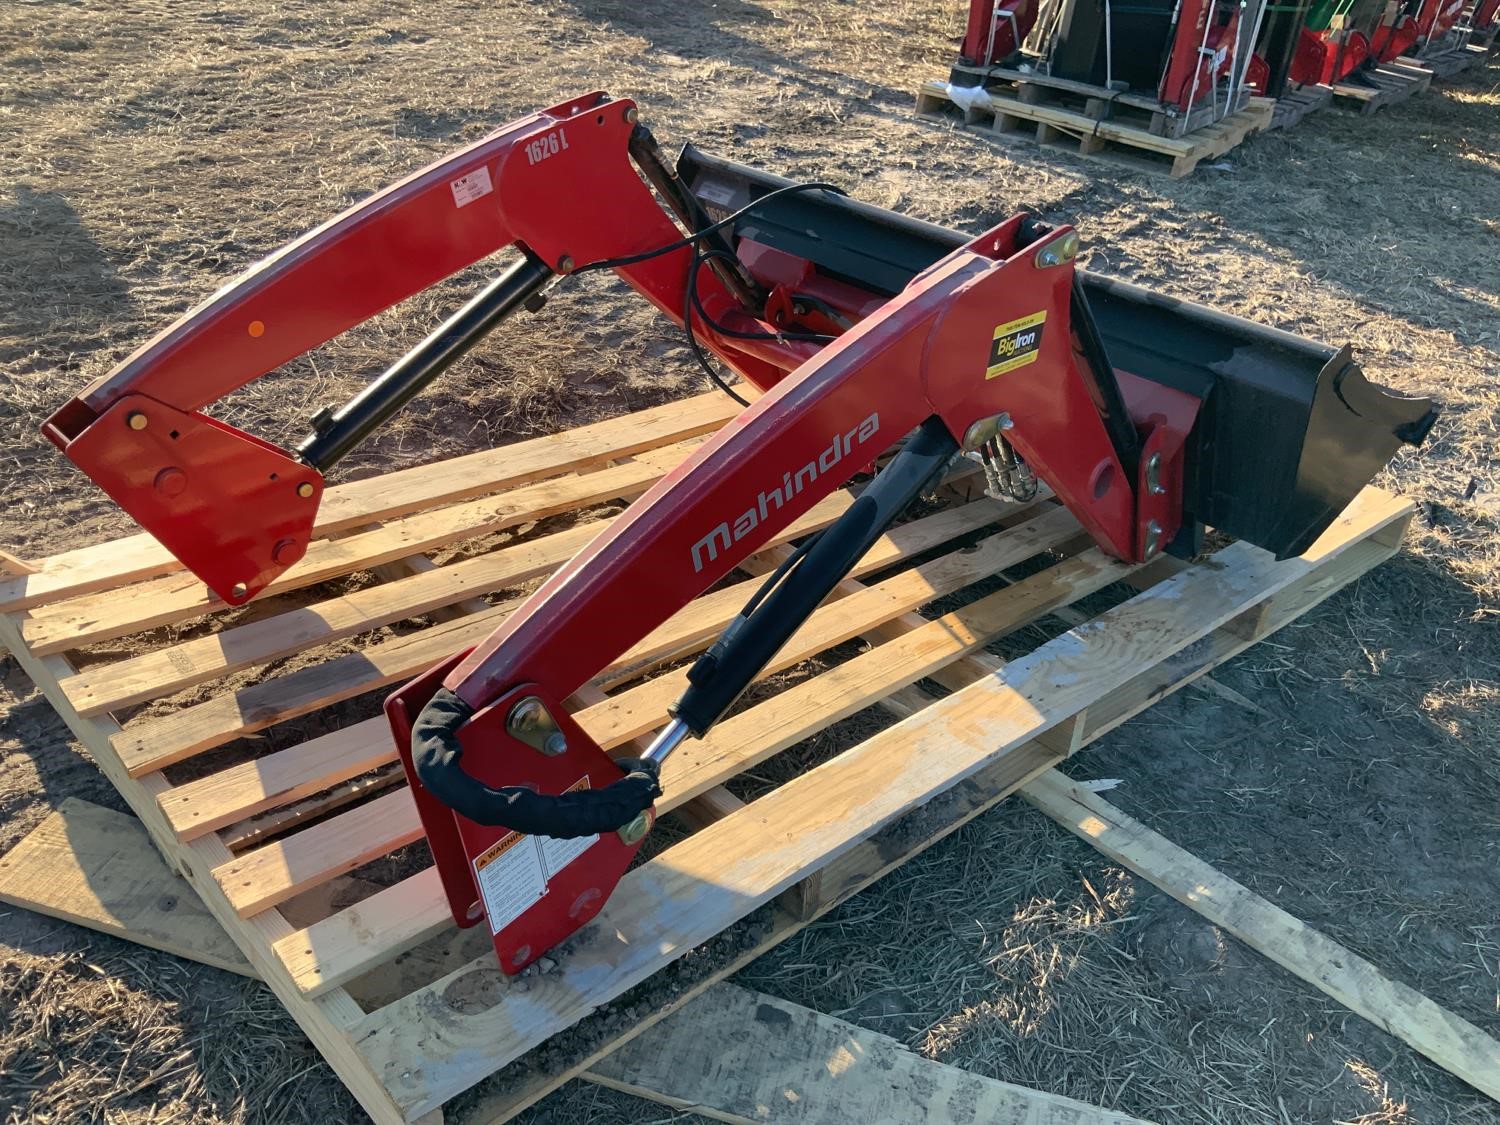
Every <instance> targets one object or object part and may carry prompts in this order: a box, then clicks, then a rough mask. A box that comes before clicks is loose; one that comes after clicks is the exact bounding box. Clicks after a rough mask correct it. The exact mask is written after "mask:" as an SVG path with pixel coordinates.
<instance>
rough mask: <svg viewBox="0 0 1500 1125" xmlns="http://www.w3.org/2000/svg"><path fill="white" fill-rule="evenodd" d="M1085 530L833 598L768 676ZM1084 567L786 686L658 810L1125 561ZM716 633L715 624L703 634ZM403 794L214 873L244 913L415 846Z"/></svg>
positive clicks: (1054, 531) (699, 747) (604, 731)
mask: <svg viewBox="0 0 1500 1125" xmlns="http://www.w3.org/2000/svg"><path fill="white" fill-rule="evenodd" d="M1077 529H1078V525H1077V522H1076V521H1075V520H1074V519H1073V517H1072V516H1071V515H1070V514H1068V513H1067V512H1065V511H1063V510H1062V509H1052V510H1051V511H1049V512H1046V513H1044V514H1043V515H1042V516H1040V517H1038V518H1037V519H1034V520H1029V521H1027V522H1026V523H1023V524H1021V525H1019V526H1017V527H1014V528H1011V529H1009V530H1007V531H1004V532H1001V533H1000V534H998V535H996V536H993V537H991V539H990V540H989V541H987V542H986V543H984V544H981V545H980V546H979V547H977V548H975V549H974V550H972V551H965V552H959V553H956V554H954V555H949V556H944V557H943V558H941V559H938V560H935V561H933V562H931V563H929V564H926V565H924V566H923V567H919V568H916V569H914V570H912V571H908V572H906V573H904V574H902V575H899V576H896V577H895V578H893V579H891V580H890V581H889V583H886V584H882V585H880V586H875V587H870V588H868V589H866V590H862V591H860V593H859V594H858V595H856V596H851V597H849V598H845V599H843V600H841V601H839V602H836V603H834V604H832V605H828V606H825V607H823V609H822V610H820V611H818V612H817V613H815V614H814V615H813V617H812V618H810V619H809V620H808V621H807V622H806V623H805V624H804V625H803V627H802V629H801V630H799V631H798V633H797V634H795V635H794V636H793V638H792V640H791V641H790V642H789V643H788V645H787V646H785V647H784V648H783V650H782V652H781V653H780V654H778V656H777V657H776V658H775V659H774V660H773V662H772V663H771V664H770V665H768V666H767V667H766V669H764V670H763V672H762V675H771V674H773V673H774V672H776V671H779V670H781V669H782V668H784V667H788V666H790V665H791V664H794V663H796V662H797V661H798V660H800V659H805V658H806V656H808V655H811V654H812V653H815V652H818V651H821V650H822V649H825V648H829V647H832V646H833V645H836V644H841V643H842V642H843V641H845V640H847V639H849V638H851V637H854V636H858V635H859V633H860V632H862V631H863V630H864V628H866V622H865V621H863V620H859V619H854V620H853V621H852V623H851V621H850V616H851V615H850V613H849V610H850V607H851V606H853V605H854V604H855V603H860V605H859V606H856V608H862V606H863V605H864V604H873V605H874V606H875V609H874V610H873V611H872V612H871V611H867V612H869V621H870V622H872V623H878V622H879V621H881V620H889V619H890V618H891V617H894V616H896V615H897V614H898V613H900V612H904V611H905V610H906V609H907V608H909V607H910V606H911V605H913V604H915V605H920V604H922V603H923V602H925V601H927V600H930V599H931V598H934V597H938V596H941V594H943V593H945V592H948V591H951V590H957V589H962V588H963V587H964V586H967V585H969V584H970V583H972V582H974V581H977V580H978V579H980V578H983V577H986V576H988V575H990V574H992V573H994V572H995V571H997V570H1000V569H1004V568H1005V567H1007V566H1011V565H1014V564H1016V563H1019V562H1022V561H1024V560H1026V559H1028V558H1030V557H1032V556H1034V555H1036V554H1037V553H1039V552H1040V551H1043V550H1045V549H1047V548H1048V547H1049V546H1053V545H1055V544H1057V543H1060V542H1062V541H1064V540H1066V539H1068V538H1071V537H1072V536H1073V535H1074V534H1075V533H1076V532H1077ZM986 548H988V549H986ZM1077 569H1078V572H1079V575H1080V577H1079V578H1078V579H1077V583H1078V585H1077V586H1075V585H1073V584H1070V583H1065V582H1059V581H1058V579H1057V578H1056V577H1047V578H1045V579H1042V580H1040V581H1036V582H1033V583H1032V584H1031V585H1030V586H1025V587H1023V588H1022V589H1021V591H1020V593H1012V592H1011V591H1010V590H1007V591H1004V592H1003V593H1004V594H1005V595H1006V596H1005V597H1004V598H992V599H989V600H988V601H987V603H979V604H980V608H979V609H977V610H976V609H975V608H974V607H969V608H968V609H966V610H965V611H961V615H962V617H960V615H959V614H955V615H952V617H953V620H954V621H957V620H960V619H962V620H964V621H965V622H967V621H974V622H982V623H983V625H985V626H987V627H988V629H989V631H988V632H984V631H983V630H980V631H975V630H974V629H971V628H963V627H961V626H959V625H957V624H954V623H953V622H950V623H948V624H946V625H945V626H943V627H939V628H934V629H932V630H930V631H928V632H927V633H924V634H923V637H924V638H926V640H927V642H928V643H927V646H926V649H925V650H924V649H921V648H918V647H916V646H913V651H912V652H911V653H907V652H902V653H899V654H895V655H891V654H885V655H884V656H883V658H880V659H875V658H873V654H868V653H867V654H865V655H864V656H862V657H856V658H855V659H854V660H853V661H850V662H848V663H846V664H844V665H841V666H840V667H839V668H836V669H834V670H832V671H830V672H826V673H824V674H823V675H822V676H819V677H817V678H816V679H815V680H814V681H810V682H806V683H803V684H799V685H797V687H795V688H792V689H790V690H788V691H786V692H783V693H781V694H779V695H778V696H777V698H776V699H775V700H773V701H770V702H767V703H764V704H761V705H759V706H757V707H754V708H751V709H750V710H748V711H746V712H744V713H742V714H740V715H737V716H735V717H734V718H731V719H729V720H727V721H725V722H724V723H721V724H720V726H719V728H718V729H716V730H715V731H714V732H712V733H710V734H709V735H708V736H706V737H705V738H704V739H702V740H700V741H699V742H697V743H695V744H694V745H693V746H692V747H690V748H688V749H687V750H684V751H683V752H681V753H679V754H678V755H676V756H675V757H674V758H673V759H672V760H671V761H669V762H668V763H667V765H666V767H665V768H664V771H663V785H664V787H665V788H666V789H667V793H668V795H667V796H666V797H665V798H663V799H662V800H661V801H659V802H658V804H657V809H658V811H659V812H661V813H666V812H670V811H671V810H673V809H675V808H677V807H678V806H680V805H682V804H683V803H685V802H687V801H689V800H691V799H693V798H695V797H697V796H699V795H700V794H703V793H706V792H708V791H709V790H711V789H713V788H714V787H715V786H716V785H718V784H720V783H721V782H723V781H726V780H728V779H729V778H730V777H732V776H734V774H736V773H739V772H740V771H741V770H744V769H747V768H749V767H750V766H752V765H754V764H755V763H757V762H759V761H762V760H764V759H765V758H766V757H769V756H771V755H773V754H776V753H779V752H780V751H781V750H783V749H785V748H786V747H787V746H789V745H791V744H792V743H793V742H797V741H800V740H801V739H802V738H805V737H807V736H808V735H809V734H812V733H814V732H816V731H818V730H822V729H824V728H825V727H827V726H829V725H831V724H832V723H834V722H837V721H838V720H839V719H841V718H844V717H846V716H848V715H851V714H853V713H854V712H855V711H858V710H860V709H861V708H862V707H865V706H867V705H868V704H869V703H870V702H872V701H873V698H876V697H878V695H879V694H880V693H881V691H882V690H883V689H884V687H885V685H887V684H889V683H892V682H894V680H893V678H892V672H891V667H890V666H891V665H892V664H893V663H894V665H895V666H896V668H897V669H898V671H897V672H896V673H895V675H896V677H897V678H902V679H904V678H907V677H910V679H912V680H915V679H917V678H920V676H922V675H923V674H925V670H926V669H927V668H928V667H929V665H931V664H932V663H933V662H934V661H938V662H941V661H945V660H950V659H953V655H952V654H953V653H954V651H955V645H956V644H958V643H960V640H962V642H963V643H968V644H971V645H975V646H977V645H979V644H982V643H984V641H985V640H987V639H989V638H990V637H992V636H994V635H995V632H996V630H998V629H1000V628H1004V629H1006V630H1007V631H1008V630H1009V629H1011V628H1015V627H1016V626H1017V624H1018V622H1019V619H1020V617H1021V616H1022V615H1027V614H1029V615H1030V616H1033V617H1035V616H1039V615H1040V614H1041V613H1042V612H1043V610H1042V609H1040V608H1038V607H1037V605H1036V603H1035V602H1034V601H1028V600H1027V598H1026V595H1027V593H1029V592H1031V591H1033V590H1036V591H1042V595H1041V596H1048V595H1049V594H1050V596H1051V597H1052V598H1054V599H1056V598H1060V597H1073V596H1077V595H1076V592H1075V591H1076V589H1078V588H1080V587H1082V586H1084V585H1086V584H1087V583H1089V582H1093V583H1107V582H1109V581H1112V580H1113V578H1114V577H1115V576H1116V575H1117V572H1119V571H1123V570H1125V569H1127V568H1123V567H1120V566H1118V564H1111V563H1108V562H1106V561H1104V559H1103V556H1102V555H1096V557H1095V560H1093V561H1091V563H1090V564H1089V565H1087V566H1080V567H1077ZM1048 573H1050V572H1044V574H1048ZM1039 578H1040V576H1039ZM887 587H907V588H913V589H914V592H913V593H911V594H910V595H908V597H907V599H906V600H905V601H897V600H894V599H893V598H892V597H891V596H890V593H889V590H888V589H887ZM1012 589H1014V588H1012ZM742 601H743V599H742V598H738V597H737V598H735V599H734V600H733V601H732V602H731V603H730V607H729V608H727V609H726V611H725V612H726V613H728V614H732V613H734V612H736V610H737V608H738V606H739V605H741V604H742ZM988 606H993V607H994V608H988ZM830 625H833V627H832V628H830ZM717 632H718V630H717V629H714V630H711V631H710V632H709V633H708V634H706V635H713V634H716V633H717ZM933 654H936V655H933ZM685 675H686V673H685V672H683V673H679V674H678V675H677V676H673V677H665V678H667V679H670V680H671V681H672V683H673V684H674V685H676V686H675V687H674V689H673V691H672V693H671V694H670V695H669V696H668V697H667V699H668V701H669V700H670V699H671V698H675V697H676V695H677V694H678V693H679V692H680V690H681V686H682V684H683V683H684V682H685ZM820 683H821V684H824V685H825V686H824V687H823V688H822V689H821V690H816V691H815V690H811V689H812V688H813V685H814V684H820ZM627 694H631V693H627ZM634 694H641V692H640V691H637V692H635V693H634ZM650 697H651V698H653V699H657V698H661V697H660V696H659V694H656V693H655V690H654V685H653V692H652V693H650ZM666 713H667V711H666V704H665V703H663V704H662V705H661V706H660V707H659V709H657V710H656V711H654V712H652V713H649V714H647V715H645V716H644V717H643V716H642V712H641V711H640V709H639V708H631V707H628V706H626V707H620V706H617V705H616V703H615V701H614V700H608V699H605V700H601V701H600V702H599V703H597V704H594V705H593V706H590V707H586V708H585V709H583V710H581V711H579V712H577V713H576V714H575V716H574V718H575V719H576V720H577V722H578V723H579V725H580V726H582V727H583V729H584V730H585V731H586V732H587V733H588V735H589V737H590V738H592V739H593V740H594V741H595V742H597V743H598V744H599V745H600V746H601V747H603V748H604V749H606V750H610V749H615V748H618V747H621V746H622V745H623V744H624V743H626V742H628V741H630V740H631V739H634V738H636V737H637V736H638V735H639V734H641V733H643V732H644V730H648V729H654V728H655V727H657V726H659V725H661V724H662V723H663V722H665V720H666ZM694 762H697V763H698V768H697V769H687V768H685V767H684V763H694ZM403 792H404V791H403ZM396 796H397V795H396V794H388V795H387V796H385V797H381V798H380V799H379V801H377V802H372V805H373V804H383V805H384V807H383V808H382V809H381V810H380V812H379V813H378V814H377V813H371V812H369V811H368V809H369V808H370V807H371V806H365V807H363V808H359V809H355V810H352V811H350V812H347V813H341V814H339V815H338V816H336V817H333V818H331V819H329V820H327V821H324V822H323V823H321V824H319V825H317V826H316V827H314V828H310V829H307V830H306V831H303V832H299V833H297V834H296V835H293V836H290V837H288V838H287V839H285V840H280V841H277V842H276V843H274V844H270V845H268V846H266V847H264V848H261V849H259V850H257V851H254V852H251V853H249V854H247V855H245V856H243V857H241V858H240V859H238V860H236V861H235V862H234V863H232V864H228V865H226V866H225V867H224V868H223V869H221V870H219V871H216V872H215V876H216V877H217V878H219V880H220V882H221V883H222V884H223V885H224V889H225V893H226V894H227V895H228V896H229V898H230V900H231V901H232V902H234V903H235V905H236V907H237V908H238V909H239V910H240V911H241V913H242V914H245V915H249V914H253V913H254V912H255V911H257V910H263V909H265V908H266V907H268V906H272V905H275V904H276V903H278V902H283V901H285V900H286V899H288V898H290V897H291V896H292V895H294V894H297V893H299V892H300V891H303V890H306V889H307V888H308V887H310V886H314V885H316V884H317V883H319V882H322V881H325V880H327V879H330V878H333V877H334V876H336V875H340V874H343V873H344V872H346V871H351V870H353V869H354V868H355V867H358V866H359V865H361V864H363V863H367V862H368V861H369V860H371V859H373V858H375V857H376V856H378V855H383V854H385V853H386V852H389V851H392V850H394V849H395V848H397V847H401V846H403V845H405V844H408V843H410V842H411V841H412V840H413V839H414V838H415V837H416V836H418V835H420V832H421V826H420V824H419V822H418V821H417V816H416V809H415V807H414V806H412V805H411V804H410V802H409V801H406V802H402V801H398V800H396ZM199 819H200V820H202V819H205V818H201V817H200V818H199Z"/></svg>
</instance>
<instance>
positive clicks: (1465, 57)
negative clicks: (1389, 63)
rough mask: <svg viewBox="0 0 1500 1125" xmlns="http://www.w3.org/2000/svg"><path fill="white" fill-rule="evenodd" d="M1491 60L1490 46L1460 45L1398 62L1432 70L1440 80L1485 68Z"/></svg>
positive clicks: (1401, 59) (1403, 58)
mask: <svg viewBox="0 0 1500 1125" xmlns="http://www.w3.org/2000/svg"><path fill="white" fill-rule="evenodd" d="M1488 58H1489V48H1488V46H1472V45H1470V44H1468V43H1460V44H1456V45H1454V46H1451V47H1444V48H1440V49H1438V50H1434V51H1433V52H1432V53H1431V54H1422V55H1416V56H1412V57H1408V56H1405V55H1403V56H1402V57H1401V58H1399V59H1397V60H1396V61H1397V62H1399V63H1403V64H1405V65H1406V66H1412V67H1420V68H1421V69H1423V70H1430V71H1431V72H1432V73H1433V75H1434V76H1436V77H1438V78H1453V77H1455V76H1457V75H1460V74H1463V73H1464V72H1465V71H1467V70H1469V69H1471V68H1472V67H1476V66H1483V65H1484V64H1485V62H1486V61H1487V60H1488Z"/></svg>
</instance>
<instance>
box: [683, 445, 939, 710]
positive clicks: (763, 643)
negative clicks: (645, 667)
mask: <svg viewBox="0 0 1500 1125" xmlns="http://www.w3.org/2000/svg"><path fill="white" fill-rule="evenodd" d="M957 452H958V443H957V442H956V441H954V440H953V437H952V435H950V434H949V433H948V430H947V427H945V426H944V425H943V424H942V422H941V421H939V420H938V419H937V418H929V419H928V420H927V421H926V422H924V423H922V425H921V426H920V427H919V428H918V429H917V431H916V432H915V433H914V434H913V435H912V437H911V438H910V439H909V440H908V441H907V443H906V444H905V445H904V446H903V447H902V449H901V452H899V453H898V454H896V456H895V457H894V458H892V459H891V461H890V463H889V464H888V465H886V467H885V468H884V469H882V470H881V471H880V472H879V473H878V474H877V475H876V477H875V479H874V480H873V481H872V482H871V483H870V486H869V487H868V488H866V489H865V490H864V492H863V493H861V494H860V496H859V498H858V499H857V500H855V501H854V503H853V504H851V505H850V506H849V509H848V511H846V512H845V513H844V514H843V515H842V516H840V517H839V518H838V519H837V520H836V521H835V522H834V523H832V524H831V525H829V527H828V528H826V529H825V530H824V531H823V532H822V533H821V534H820V535H819V536H818V538H817V539H816V540H815V541H814V542H813V543H812V545H811V547H810V548H808V550H807V553H806V554H804V555H802V556H801V557H800V558H798V559H797V560H796V561H795V563H793V564H792V565H791V566H790V567H789V568H788V569H787V571H786V572H785V573H783V574H781V575H779V578H780V581H777V578H772V579H770V581H771V582H772V583H774V588H773V589H772V590H771V591H770V593H769V594H766V595H765V596H764V597H763V598H762V597H760V596H759V595H757V598H756V599H752V601H751V603H750V605H748V606H746V608H745V611H744V612H742V613H741V614H740V616H739V617H737V618H735V620H734V621H733V622H732V623H731V624H730V626H729V628H728V629H726V630H725V631H724V635H723V636H721V637H720V638H719V639H718V640H717V641H715V642H714V645H713V647H712V648H710V649H709V650H708V651H707V652H705V653H704V654H703V655H702V656H701V657H699V658H698V661H697V663H696V664H694V665H693V667H692V669H691V671H689V673H688V681H689V683H688V688H687V690H686V691H685V692H683V694H682V698H681V699H679V700H678V701H677V703H676V705H675V706H673V708H672V715H673V717H674V718H676V719H678V720H679V721H680V722H682V723H683V724H684V725H686V726H687V728H688V729H689V730H690V731H691V732H692V733H693V734H694V735H696V736H698V737H702V735H703V733H704V732H705V731H707V730H708V728H709V727H711V726H713V725H714V723H716V722H718V720H719V718H720V717H721V716H722V715H723V714H724V712H725V711H727V710H729V708H730V707H731V706H733V704H734V701H735V700H736V699H738V698H739V697H740V695H741V694H743V692H744V690H745V688H747V687H748V686H749V685H750V682H751V681H752V680H754V679H755V677H756V676H758V675H759V674H760V671H761V669H762V668H764V667H765V666H766V664H768V663H769V662H770V660H771V657H773V656H775V655H776V653H777V652H778V651H779V650H780V648H781V646H782V645H784V644H786V642H787V639H788V638H789V637H791V635H792V634H793V633H795V632H796V631H797V630H798V629H799V628H800V627H801V626H802V623H803V622H804V621H806V620H807V618H808V615H809V614H811V613H812V611H813V610H815V609H817V608H818V605H819V603H821V602H822V601H823V599H824V598H826V597H827V596H828V595H829V593H830V592H832V590H833V588H834V587H835V586H837V585H838V584H839V583H840V582H841V581H843V579H844V577H845V576H846V575H847V574H848V573H849V571H850V570H851V569H853V567H854V564H855V563H857V562H858V561H859V560H860V558H861V557H862V556H863V555H864V554H865V552H866V551H868V550H869V549H870V547H871V545H872V544H874V542H875V540H877V539H879V538H880V536H881V535H883V534H884V533H885V531H886V529H887V528H889V527H890V526H891V524H892V523H893V522H895V520H896V517H898V516H899V515H900V514H901V513H902V512H903V511H904V510H905V509H906V507H907V505H909V504H910V503H911V502H912V501H913V500H915V499H916V498H917V497H918V496H919V495H920V494H921V492H922V490H923V489H924V488H925V487H927V485H928V484H929V482H931V481H932V480H933V479H934V478H935V477H936V476H937V475H938V474H939V473H941V472H942V471H943V469H944V468H945V467H946V466H947V464H948V462H949V461H950V460H951V459H952V458H953V455H954V454H956V453H957Z"/></svg>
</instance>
